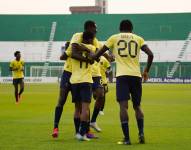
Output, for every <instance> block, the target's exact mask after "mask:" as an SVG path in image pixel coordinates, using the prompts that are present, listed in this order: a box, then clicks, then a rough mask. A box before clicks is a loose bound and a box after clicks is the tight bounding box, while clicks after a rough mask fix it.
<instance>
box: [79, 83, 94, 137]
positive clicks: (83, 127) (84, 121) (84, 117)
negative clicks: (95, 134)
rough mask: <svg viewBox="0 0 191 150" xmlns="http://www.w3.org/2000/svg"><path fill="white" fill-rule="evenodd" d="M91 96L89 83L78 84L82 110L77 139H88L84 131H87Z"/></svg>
mask: <svg viewBox="0 0 191 150" xmlns="http://www.w3.org/2000/svg"><path fill="white" fill-rule="evenodd" d="M91 96H92V85H91V84H89V83H82V84H80V97H81V103H82V112H81V116H80V120H81V123H80V130H79V133H80V134H79V137H77V138H78V139H79V140H85V141H88V140H89V139H88V138H87V137H86V133H87V131H88V126H89V122H88V121H89V112H90V108H89V107H90V102H91Z"/></svg>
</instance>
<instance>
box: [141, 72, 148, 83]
mask: <svg viewBox="0 0 191 150" xmlns="http://www.w3.org/2000/svg"><path fill="white" fill-rule="evenodd" d="M142 78H143V82H146V81H147V80H148V79H149V73H148V72H147V71H144V72H143V73H142Z"/></svg>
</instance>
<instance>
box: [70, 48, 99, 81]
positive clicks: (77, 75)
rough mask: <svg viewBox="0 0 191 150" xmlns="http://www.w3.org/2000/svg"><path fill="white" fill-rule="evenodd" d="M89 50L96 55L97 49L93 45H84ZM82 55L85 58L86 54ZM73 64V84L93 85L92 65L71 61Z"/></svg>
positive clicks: (71, 79)
mask: <svg viewBox="0 0 191 150" xmlns="http://www.w3.org/2000/svg"><path fill="white" fill-rule="evenodd" d="M84 46H86V47H87V48H88V49H90V50H91V51H92V52H94V53H95V51H96V47H95V46H93V45H91V44H84ZM82 55H83V56H84V57H85V56H86V55H87V53H86V52H83V53H82ZM71 63H72V76H71V78H70V83H71V84H76V83H93V80H92V65H91V64H89V63H86V62H82V61H79V60H76V59H71Z"/></svg>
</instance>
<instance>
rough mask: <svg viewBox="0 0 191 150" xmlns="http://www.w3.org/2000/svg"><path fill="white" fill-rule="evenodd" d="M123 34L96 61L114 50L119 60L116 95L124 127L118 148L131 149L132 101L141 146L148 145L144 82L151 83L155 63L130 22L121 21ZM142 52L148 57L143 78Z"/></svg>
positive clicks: (109, 43)
mask: <svg viewBox="0 0 191 150" xmlns="http://www.w3.org/2000/svg"><path fill="white" fill-rule="evenodd" d="M119 30H120V33H118V34H115V35H112V36H111V37H110V38H109V39H108V40H107V41H106V43H105V45H104V46H103V48H102V49H101V50H100V51H98V52H97V53H96V54H95V55H92V58H93V59H98V58H99V57H100V56H101V55H102V54H103V53H105V52H106V51H107V50H109V49H110V50H111V51H112V53H113V54H114V56H115V59H116V67H117V70H116V73H117V74H116V95H117V101H118V103H119V107H120V120H121V127H122V131H123V134H124V140H123V141H122V142H119V144H127V145H130V144H131V142H130V138H129V117H128V112H127V109H128V100H129V99H130V96H131V99H132V102H133V108H134V110H135V116H136V119H137V126H138V130H139V143H145V138H144V130H143V129H144V115H143V111H142V109H141V105H140V103H141V96H142V79H141V77H142V78H143V81H146V80H147V79H148V73H149V69H150V67H151V64H152V61H153V57H154V56H153V53H152V51H151V50H150V49H149V47H148V46H147V45H146V43H145V42H144V39H143V38H142V37H140V36H138V35H136V34H134V33H133V24H132V23H131V21H130V20H122V21H121V23H120V27H119ZM140 50H142V51H144V52H145V53H146V54H147V55H148V59H147V66H146V67H145V69H144V72H143V74H142V76H141V72H140V64H139V56H140Z"/></svg>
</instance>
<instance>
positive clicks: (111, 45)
mask: <svg viewBox="0 0 191 150" xmlns="http://www.w3.org/2000/svg"><path fill="white" fill-rule="evenodd" d="M113 43H114V37H113V36H111V37H110V38H109V39H108V40H107V41H106V43H105V46H107V47H108V48H109V49H111V48H112V47H113Z"/></svg>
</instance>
